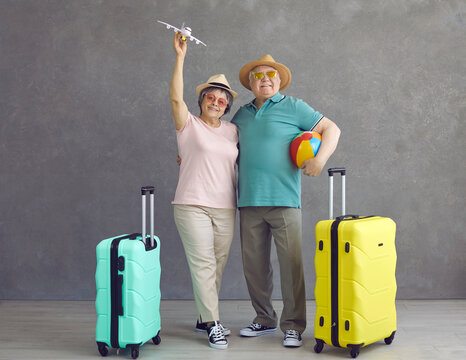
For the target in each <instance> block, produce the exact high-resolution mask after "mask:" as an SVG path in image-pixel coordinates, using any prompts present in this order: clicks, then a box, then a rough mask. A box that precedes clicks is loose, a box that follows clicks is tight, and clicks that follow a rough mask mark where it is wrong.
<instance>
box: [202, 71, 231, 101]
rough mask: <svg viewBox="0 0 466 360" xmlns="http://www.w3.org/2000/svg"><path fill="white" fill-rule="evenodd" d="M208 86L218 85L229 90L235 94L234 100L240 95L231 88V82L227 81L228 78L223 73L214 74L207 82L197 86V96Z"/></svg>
mask: <svg viewBox="0 0 466 360" xmlns="http://www.w3.org/2000/svg"><path fill="white" fill-rule="evenodd" d="M208 87H217V88H219V89H222V90H225V91H228V92H229V93H230V94H231V96H233V100H234V99H236V98H237V97H238V94H237V93H236V92H234V91H233V90H231V87H230V84H229V83H228V81H227V78H226V77H225V75H223V74H217V75H212V76H211V77H210V78H209V80H207V82H206V83H205V84H201V85H199V86H198V87H197V88H196V94H197V96H199V95H200V93H201V91H202V90H204V89H205V88H208Z"/></svg>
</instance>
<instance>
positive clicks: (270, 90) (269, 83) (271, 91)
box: [249, 65, 280, 100]
mask: <svg viewBox="0 0 466 360" xmlns="http://www.w3.org/2000/svg"><path fill="white" fill-rule="evenodd" d="M271 70H276V69H274V68H273V67H271V66H267V65H260V66H256V67H255V68H254V69H252V71H251V73H250V75H249V85H250V86H251V90H252V92H253V93H254V95H255V96H256V98H257V99H259V100H265V99H269V98H271V97H273V96H274V95H275V94H276V93H277V92H278V90H280V76H279V74H278V71H277V76H276V77H274V78H272V79H270V78H269V77H268V76H264V77H263V78H262V79H260V80H257V79H255V78H254V75H252V73H254V72H258V71H262V72H263V73H264V74H265V73H266V72H267V71H271Z"/></svg>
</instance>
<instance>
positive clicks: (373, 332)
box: [314, 216, 397, 357]
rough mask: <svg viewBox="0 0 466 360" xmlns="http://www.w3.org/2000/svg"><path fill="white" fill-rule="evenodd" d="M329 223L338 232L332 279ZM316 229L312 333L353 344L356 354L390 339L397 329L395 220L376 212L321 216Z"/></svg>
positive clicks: (326, 339)
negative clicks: (337, 217)
mask: <svg viewBox="0 0 466 360" xmlns="http://www.w3.org/2000/svg"><path fill="white" fill-rule="evenodd" d="M336 221H338V223H336V224H335V222H336ZM334 224H335V225H334ZM332 226H333V227H336V226H337V230H334V231H337V234H338V238H337V239H335V240H334V241H335V242H334V249H333V253H334V254H337V258H335V257H334V258H333V272H334V273H333V279H332V256H335V255H333V254H332ZM315 232H316V242H317V247H316V254H315V269H316V286H315V298H316V306H317V309H316V317H315V324H314V329H315V338H316V340H318V339H320V340H323V341H324V342H325V343H326V344H329V345H334V346H340V347H349V348H353V347H355V348H356V349H357V351H356V353H355V356H353V357H356V356H357V354H358V353H359V347H363V346H366V345H368V344H371V343H373V342H376V341H378V340H382V339H385V338H389V337H390V336H391V335H392V334H394V332H395V330H396V309H395V297H396V289H397V288H396V279H395V267H396V249H395V232H396V225H395V222H394V221H393V220H391V219H389V218H384V217H378V216H375V217H366V218H358V219H344V220H342V221H341V222H340V221H339V220H324V221H320V222H319V223H318V224H317V226H316V231H315ZM335 246H337V247H338V249H336V248H335ZM332 280H334V281H335V280H336V283H333V286H334V287H333V289H332ZM332 309H333V311H332ZM316 346H317V345H316ZM320 350H321V349H320ZM316 352H320V351H317V350H316ZM352 355H353V354H352Z"/></svg>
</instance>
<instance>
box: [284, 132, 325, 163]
mask: <svg viewBox="0 0 466 360" xmlns="http://www.w3.org/2000/svg"><path fill="white" fill-rule="evenodd" d="M321 141H322V137H321V136H320V134H319V133H318V132H315V131H304V132H302V133H300V134H298V135H297V136H296V137H295V138H294V139H293V141H292V142H291V144H290V154H291V160H292V161H293V162H294V163H295V164H296V166H297V167H299V168H300V167H301V166H302V165H303V163H304V162H305V161H306V160H309V159H312V158H313V157H315V156H316V155H317V152H318V151H319V147H320V143H321Z"/></svg>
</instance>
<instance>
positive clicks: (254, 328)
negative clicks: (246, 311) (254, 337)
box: [248, 323, 262, 330]
mask: <svg viewBox="0 0 466 360" xmlns="http://www.w3.org/2000/svg"><path fill="white" fill-rule="evenodd" d="M248 327H249V328H250V329H252V330H259V329H260V328H261V327H262V325H261V324H258V323H252V324H251V325H249V326H248Z"/></svg>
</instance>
